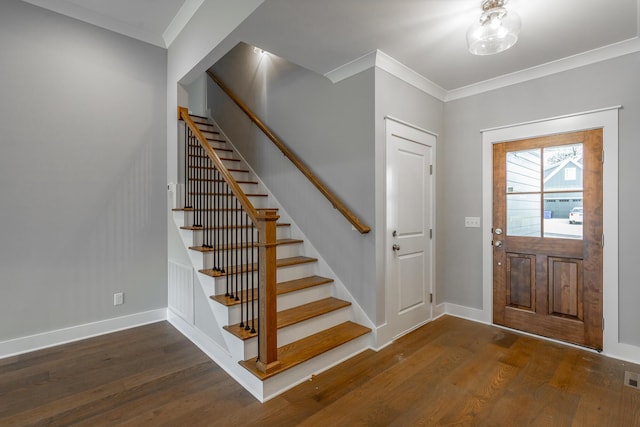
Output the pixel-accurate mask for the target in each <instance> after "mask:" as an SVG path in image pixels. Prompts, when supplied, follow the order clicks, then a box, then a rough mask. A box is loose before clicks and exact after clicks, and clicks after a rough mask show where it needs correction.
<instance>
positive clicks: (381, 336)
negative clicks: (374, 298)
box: [378, 116, 438, 346]
mask: <svg viewBox="0 0 640 427" xmlns="http://www.w3.org/2000/svg"><path fill="white" fill-rule="evenodd" d="M397 125H400V126H404V127H406V128H409V129H413V130H417V131H419V132H423V133H425V134H427V135H431V136H433V137H434V141H433V147H432V150H433V151H432V154H431V164H432V166H433V173H432V175H431V229H432V230H433V235H432V238H431V239H430V240H429V241H430V244H431V259H430V263H431V269H430V271H429V280H430V288H431V289H430V290H429V292H430V293H431V294H433V303H431V307H430V316H429V318H428V319H425V321H424V322H423V323H421V324H419V325H415V326H414V327H413V328H412V329H409V330H407V331H404V332H402V333H400V334H398V335H393V336H392V335H391V333H390V332H391V331H390V330H389V323H388V322H389V313H390V307H389V298H388V292H389V286H390V283H391V277H390V276H391V269H390V263H391V258H392V257H393V254H392V253H391V251H390V250H388V249H389V248H390V247H391V245H392V239H391V237H390V230H391V229H390V226H389V223H388V215H387V182H388V181H387V171H388V166H389V159H388V158H387V155H386V153H387V150H388V145H389V141H390V139H391V133H392V131H393V129H392V128H393V127H395V126H397ZM437 145H438V135H437V134H436V133H434V132H430V131H428V130H426V129H423V128H421V127H418V126H415V125H413V124H411V123H407V122H405V121H402V120H399V119H396V118H394V117H391V116H385V143H384V150H385V169H384V199H383V200H384V228H383V230H384V231H383V233H384V234H383V236H384V237H383V239H382V240H383V248H384V249H383V253H384V301H385V303H384V314H385V321H384V324H383V325H381V326H380V327H379V328H378V345H379V346H380V344H383V345H386V344H388V343H389V342H391V341H393V340H395V339H396V338H398V337H400V336H402V335H405V334H407V333H409V332H411V331H412V330H414V329H417V328H419V327H420V326H422V325H424V324H425V323H428V322H430V321H431V320H433V317H434V311H435V310H434V308H435V305H436V286H435V283H436V282H435V280H436V274H435V268H436V247H437V246H436V200H437V197H436V188H437V186H436V171H437V167H436V160H437Z"/></svg>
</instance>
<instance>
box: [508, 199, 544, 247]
mask: <svg viewBox="0 0 640 427" xmlns="http://www.w3.org/2000/svg"><path fill="white" fill-rule="evenodd" d="M540 208H541V206H540V194H507V235H508V236H529V237H540V236H541V235H542V220H541V215H540Z"/></svg>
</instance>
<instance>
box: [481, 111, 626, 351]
mask: <svg viewBox="0 0 640 427" xmlns="http://www.w3.org/2000/svg"><path fill="white" fill-rule="evenodd" d="M620 108H622V107H621V106H614V107H610V108H605V109H600V110H594V111H588V112H583V113H577V114H571V115H566V116H559V117H553V118H548V119H542V120H536V121H532V122H526V123H518V124H513V125H507V126H502V127H497V128H491V129H485V130H481V134H482V165H483V171H482V212H483V216H484V218H485V221H483V223H484V224H485V225H484V229H483V237H482V244H483V248H482V266H483V268H482V286H483V298H482V299H483V305H482V307H483V309H482V312H481V314H480V317H481V319H478V320H481V321H482V322H485V323H488V324H493V315H492V314H493V300H492V297H493V262H492V259H493V250H492V249H493V248H492V246H491V240H492V234H491V228H492V209H493V185H492V180H493V144H495V143H499V142H506V141H515V140H520V139H527V138H535V137H540V136H546V135H553V134H559V133H568V132H576V131H582V130H589V129H597V128H602V129H603V149H604V155H605V157H604V165H603V176H602V181H603V182H602V184H603V200H602V203H603V234H604V240H605V245H604V248H603V295H602V298H603V317H604V319H605V324H604V331H603V353H604V354H606V355H608V356H612V357H617V358H621V359H627V360H629V359H633V357H632V355H633V354H634V353H635V352H634V348H633V347H632V346H629V345H626V344H622V343H620V342H619V341H618V328H619V325H618V322H619V320H618V111H619V109H620ZM552 341H553V340H552ZM565 344H566V343H565ZM581 348H582V347H581Z"/></svg>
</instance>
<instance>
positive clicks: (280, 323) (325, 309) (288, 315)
mask: <svg viewBox="0 0 640 427" xmlns="http://www.w3.org/2000/svg"><path fill="white" fill-rule="evenodd" d="M350 305H351V303H350V302H349V301H344V300H341V299H338V298H334V297H329V298H324V299H321V300H318V301H313V302H310V303H307V304H303V305H299V306H297V307H293V308H290V309H287V310H283V311H279V312H278V317H277V322H276V324H277V328H278V329H281V328H286V327H287V326H291V325H295V324H296V323H300V322H303V321H305V320H309V319H313V318H314V317H318V316H322V315H323V314H327V313H331V312H332V311H336V310H339V309H341V308H344V307H349V306H350ZM252 322H253V321H252V320H249V324H251V323H252ZM255 322H256V323H257V321H255ZM224 329H225V330H226V331H228V332H230V333H232V334H233V335H235V336H236V337H238V338H240V339H241V340H243V341H244V340H247V339H249V338H253V337H255V336H257V333H251V331H248V330H246V329H245V328H244V327H241V326H240V324H239V323H236V324H235V325H228V326H224Z"/></svg>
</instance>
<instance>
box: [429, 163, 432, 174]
mask: <svg viewBox="0 0 640 427" xmlns="http://www.w3.org/2000/svg"><path fill="white" fill-rule="evenodd" d="M429 175H433V165H429Z"/></svg>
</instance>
